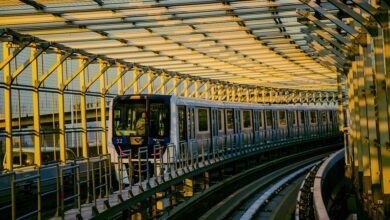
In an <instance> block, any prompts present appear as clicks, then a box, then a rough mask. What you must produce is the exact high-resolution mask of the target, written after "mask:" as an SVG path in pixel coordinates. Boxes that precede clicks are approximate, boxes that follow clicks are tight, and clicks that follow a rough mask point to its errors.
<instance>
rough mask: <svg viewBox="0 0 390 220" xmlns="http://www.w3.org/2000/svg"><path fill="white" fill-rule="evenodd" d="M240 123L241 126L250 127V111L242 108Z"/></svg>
mask: <svg viewBox="0 0 390 220" xmlns="http://www.w3.org/2000/svg"><path fill="white" fill-rule="evenodd" d="M242 118H243V120H242V123H243V126H242V127H243V128H251V127H252V114H251V111H248V110H244V111H242Z"/></svg>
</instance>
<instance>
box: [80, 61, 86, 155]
mask: <svg viewBox="0 0 390 220" xmlns="http://www.w3.org/2000/svg"><path fill="white" fill-rule="evenodd" d="M84 63H85V60H84V59H80V66H84ZM87 68H88V67H87ZM84 87H85V68H84V69H83V70H82V71H81V73H80V92H81V94H80V114H81V146H82V152H83V153H82V156H83V157H88V139H87V138H88V137H87V112H86V111H87V109H86V97H85V89H84Z"/></svg>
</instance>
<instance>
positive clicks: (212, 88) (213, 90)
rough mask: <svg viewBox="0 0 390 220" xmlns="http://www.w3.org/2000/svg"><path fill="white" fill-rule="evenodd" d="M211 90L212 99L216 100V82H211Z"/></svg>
mask: <svg viewBox="0 0 390 220" xmlns="http://www.w3.org/2000/svg"><path fill="white" fill-rule="evenodd" d="M210 89H211V92H210V94H211V100H215V83H212V84H211V88H210Z"/></svg>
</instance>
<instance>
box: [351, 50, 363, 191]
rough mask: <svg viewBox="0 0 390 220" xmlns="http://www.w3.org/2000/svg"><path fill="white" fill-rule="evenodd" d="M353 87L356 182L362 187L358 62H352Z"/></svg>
mask: <svg viewBox="0 0 390 220" xmlns="http://www.w3.org/2000/svg"><path fill="white" fill-rule="evenodd" d="M355 59H356V60H359V59H360V57H359V56H355ZM352 74H353V75H352V84H351V85H352V86H353V96H352V97H353V100H354V104H355V105H354V107H355V108H354V112H355V118H354V119H353V122H354V124H355V127H354V134H355V137H354V139H355V141H354V143H355V144H354V151H355V152H356V153H355V155H354V160H355V161H354V162H355V163H354V165H355V172H354V173H355V178H356V179H355V180H358V182H357V183H358V184H359V185H362V184H361V182H360V180H361V178H362V175H363V163H362V156H363V155H362V150H363V149H362V142H361V140H362V137H361V128H360V127H361V126H360V105H359V93H358V91H359V87H358V85H359V84H358V62H357V61H352Z"/></svg>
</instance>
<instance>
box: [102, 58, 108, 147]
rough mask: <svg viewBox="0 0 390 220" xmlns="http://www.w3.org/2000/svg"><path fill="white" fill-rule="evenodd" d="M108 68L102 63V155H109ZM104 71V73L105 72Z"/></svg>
mask: <svg viewBox="0 0 390 220" xmlns="http://www.w3.org/2000/svg"><path fill="white" fill-rule="evenodd" d="M105 68H106V66H105V64H104V63H100V72H103V74H101V75H100V122H101V128H102V154H107V152H108V150H107V128H106V127H107V125H106V96H105V94H106V93H105V91H107V89H106V87H105V84H106V78H105V74H104V73H105V72H106V71H105V70H104V69H105ZM103 70H104V71H103Z"/></svg>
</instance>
